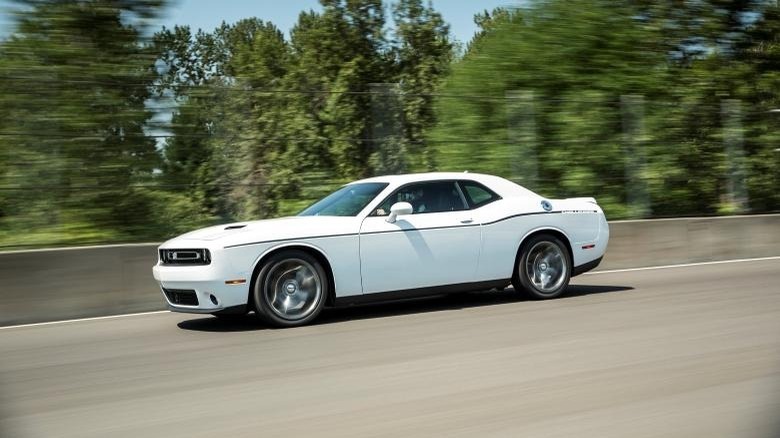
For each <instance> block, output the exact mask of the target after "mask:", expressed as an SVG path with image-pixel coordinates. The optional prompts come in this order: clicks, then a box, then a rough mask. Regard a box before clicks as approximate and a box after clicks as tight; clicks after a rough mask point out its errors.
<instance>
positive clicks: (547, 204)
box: [542, 199, 552, 211]
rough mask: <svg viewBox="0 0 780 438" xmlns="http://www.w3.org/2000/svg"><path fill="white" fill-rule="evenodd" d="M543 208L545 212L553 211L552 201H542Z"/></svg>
mask: <svg viewBox="0 0 780 438" xmlns="http://www.w3.org/2000/svg"><path fill="white" fill-rule="evenodd" d="M542 208H543V209H544V211H550V210H552V204H550V201H548V200H546V199H545V200H544V201H542Z"/></svg>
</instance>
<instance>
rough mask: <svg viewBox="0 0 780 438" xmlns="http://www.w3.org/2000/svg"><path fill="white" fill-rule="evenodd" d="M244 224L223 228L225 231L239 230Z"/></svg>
mask: <svg viewBox="0 0 780 438" xmlns="http://www.w3.org/2000/svg"><path fill="white" fill-rule="evenodd" d="M245 226H246V224H238V225H228V226H227V227H225V229H226V230H239V229H241V228H244V227H245Z"/></svg>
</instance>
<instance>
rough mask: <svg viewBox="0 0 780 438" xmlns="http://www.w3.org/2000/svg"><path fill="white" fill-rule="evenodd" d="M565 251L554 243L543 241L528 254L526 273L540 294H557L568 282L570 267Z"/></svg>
mask: <svg viewBox="0 0 780 438" xmlns="http://www.w3.org/2000/svg"><path fill="white" fill-rule="evenodd" d="M563 251H564V249H562V248H561V247H560V246H558V245H556V244H555V243H553V242H549V241H541V242H538V243H536V245H534V246H533V247H532V248H531V250H530V251H529V252H528V257H527V258H526V262H525V272H526V275H527V277H528V281H529V282H530V283H531V284H533V286H534V287H535V288H536V289H537V290H538V291H539V293H541V294H547V293H550V294H551V293H555V292H556V291H557V290H558V289H559V288H560V287H561V284H563V282H564V281H566V277H567V274H568V272H567V270H568V266H567V263H566V256H565V255H564V253H563Z"/></svg>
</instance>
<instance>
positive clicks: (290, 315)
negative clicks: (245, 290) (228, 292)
mask: <svg viewBox="0 0 780 438" xmlns="http://www.w3.org/2000/svg"><path fill="white" fill-rule="evenodd" d="M329 292H330V285H329V284H328V276H327V273H326V272H325V268H323V266H322V264H320V262H319V261H317V259H316V258H315V257H313V256H312V255H310V254H308V253H306V252H304V251H300V250H285V251H281V252H278V253H276V254H274V255H272V256H271V257H269V258H268V259H267V260H265V262H264V263H263V266H262V268H261V269H260V272H259V273H258V275H257V278H256V279H255V282H254V286H253V288H252V298H253V302H254V305H255V311H256V313H257V315H258V316H259V317H260V318H261V319H262V320H264V321H265V322H266V323H268V324H270V325H272V326H275V327H298V326H301V325H305V324H308V323H309V322H311V321H312V320H314V319H315V318H316V317H317V316H318V315H319V314H320V312H321V311H322V308H323V307H324V306H325V301H326V299H327V297H328V293H329ZM288 306H289V307H288Z"/></svg>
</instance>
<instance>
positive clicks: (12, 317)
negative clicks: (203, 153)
mask: <svg viewBox="0 0 780 438" xmlns="http://www.w3.org/2000/svg"><path fill="white" fill-rule="evenodd" d="M156 247H157V244H154V243H149V244H132V245H107V246H95V247H79V248H63V249H42V250H29V251H8V252H0V326H7V325H14V324H25V323H32V322H41V321H54V320H63V319H72V318H83V317H91V316H107V315H116V314H123V313H132V312H144V311H153V310H162V309H165V304H164V300H163V298H162V295H161V293H160V290H159V288H158V287H157V284H156V283H155V281H154V279H153V278H152V269H151V268H152V265H153V264H154V263H155V262H156V260H157V253H156ZM778 255H780V214H770V215H755V216H726V217H712V218H680V219H654V220H638V221H616V222H610V243H609V248H608V249H607V255H606V256H605V258H604V261H603V262H602V264H601V266H599V270H608V269H621V268H634V267H643V266H654V265H668V264H677V263H692V262H704V261H715V260H729V259H740V258H751V257H767V256H778Z"/></svg>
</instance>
